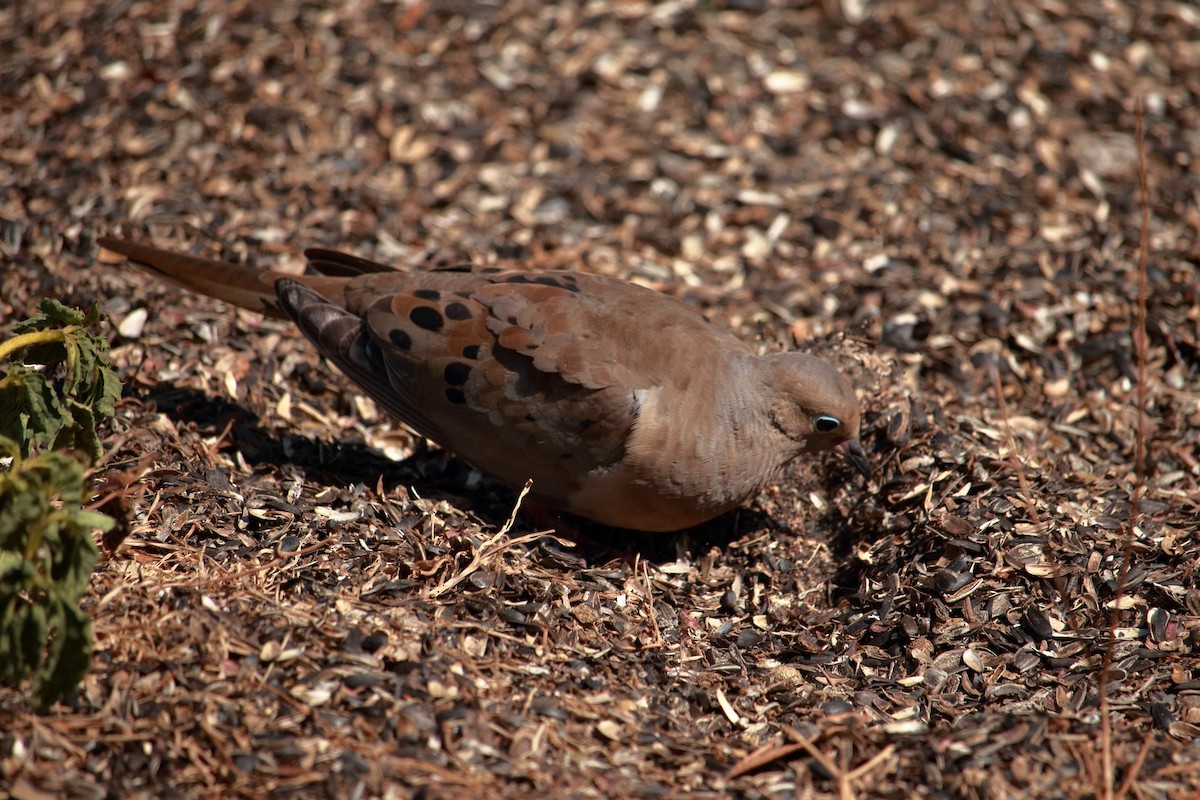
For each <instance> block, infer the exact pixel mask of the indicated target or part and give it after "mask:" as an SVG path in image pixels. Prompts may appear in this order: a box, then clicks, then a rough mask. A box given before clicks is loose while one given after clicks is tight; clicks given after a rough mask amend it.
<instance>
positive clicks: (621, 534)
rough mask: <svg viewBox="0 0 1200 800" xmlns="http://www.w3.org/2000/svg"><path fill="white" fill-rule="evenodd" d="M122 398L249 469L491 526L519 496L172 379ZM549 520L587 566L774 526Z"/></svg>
mask: <svg viewBox="0 0 1200 800" xmlns="http://www.w3.org/2000/svg"><path fill="white" fill-rule="evenodd" d="M126 395H127V396H130V397H133V398H135V399H137V400H139V401H141V402H143V403H146V404H147V405H152V406H153V407H154V408H155V409H157V410H158V411H159V412H160V413H162V414H164V415H166V417H167V418H168V419H170V420H172V421H173V422H175V423H177V424H178V423H182V424H192V425H194V426H195V427H196V428H197V429H198V430H200V431H202V432H205V433H207V434H208V435H218V434H221V433H223V432H225V435H224V436H222V440H221V441H222V444H220V445H219V446H221V447H232V448H236V449H237V450H238V451H239V453H240V456H241V458H242V459H243V460H244V461H245V462H246V463H247V464H248V465H251V466H256V467H259V466H271V467H276V468H282V467H284V466H290V467H292V468H298V469H299V470H300V471H301V473H302V475H303V476H304V478H305V479H306V480H307V481H311V482H313V483H316V484H346V483H359V484H364V485H367V486H376V485H382V487H383V489H384V490H385V491H386V492H388V493H391V492H393V491H395V490H397V489H401V488H403V489H406V490H412V491H414V492H415V493H416V494H417V495H418V496H420V497H423V498H426V499H428V500H433V501H440V500H444V501H447V502H449V503H450V504H451V505H454V506H455V507H458V508H463V509H464V510H467V511H469V512H470V513H471V514H473V515H474V516H475V517H476V518H478V519H479V520H480V521H482V522H483V523H484V524H486V525H489V526H491V527H494V528H499V527H500V526H502V525H503V524H504V523H505V522H506V521H507V519H508V517H509V515H510V514H511V513H512V508H513V505H514V504H515V502H516V499H517V494H516V493H515V492H513V491H512V490H511V489H509V488H508V487H506V486H504V485H503V484H501V483H499V482H498V481H494V480H491V479H490V478H486V477H485V478H484V480H483V482H482V484H480V485H478V486H477V487H476V488H474V489H473V490H471V491H470V492H464V491H462V490H461V489H457V490H456V487H462V486H463V485H464V484H465V483H467V481H468V475H469V473H470V471H471V469H472V468H471V467H470V466H469V465H468V464H467V463H466V462H464V461H462V460H461V459H459V458H457V457H455V456H453V455H451V454H449V453H446V452H444V451H440V450H429V451H424V450H423V451H418V452H417V453H414V454H413V455H411V456H409V457H407V458H405V459H403V460H401V461H396V460H394V459H391V458H388V457H387V456H386V455H384V454H383V453H382V452H381V451H379V450H378V449H376V448H374V447H371V446H370V445H368V444H366V443H363V442H358V441H337V442H329V441H322V440H318V439H313V438H310V437H308V436H304V435H301V434H290V435H286V436H284V437H280V436H278V435H276V433H274V432H272V431H270V430H268V429H267V428H265V427H263V426H262V425H261V424H260V422H259V417H258V415H257V414H255V413H254V412H253V411H250V410H249V409H247V408H246V407H245V406H242V405H241V404H239V403H235V402H231V401H229V400H226V399H224V398H221V397H215V396H212V395H209V394H206V393H204V392H202V391H200V390H197V389H194V388H190V387H182V386H176V385H174V384H172V383H170V382H160V383H157V384H154V385H152V386H143V388H142V389H141V390H138V389H135V388H133V387H130V386H128V385H127V386H126ZM226 429H228V431H227V432H226ZM550 519H551V521H552V524H551V525H550V526H549V527H553V528H554V529H555V532H556V533H557V534H558V535H560V536H562V537H563V538H566V539H568V540H571V541H573V542H574V543H575V544H576V545H577V547H575V548H573V549H572V554H573V555H574V556H576V557H578V558H580V559H582V560H583V562H584V563H585V564H586V565H589V566H590V565H595V564H599V563H605V562H608V561H611V560H612V559H613V558H621V559H625V560H630V559H632V558H633V557H635V556H636V557H640V558H641V559H642V560H644V561H648V562H650V563H663V562H669V561H674V560H676V559H679V558H680V557H684V556H691V557H696V556H699V555H700V554H703V553H705V552H707V551H708V550H710V549H711V548H713V547H717V548H720V549H724V548H725V547H727V546H728V545H729V544H730V543H731V542H734V541H736V540H737V539H738V538H740V537H741V536H743V535H745V534H747V533H749V532H753V531H755V530H761V529H762V528H764V527H771V526H772V525H773V524H774V523H773V521H772V519H771V517H769V516H768V515H766V514H764V513H763V512H761V511H759V510H757V509H754V508H749V507H747V508H742V509H739V510H737V511H734V512H730V513H728V514H724V515H722V516H720V517H718V518H716V519H714V520H711V521H709V522H706V523H704V524H702V525H698V526H695V527H693V528H690V529H688V530H686V531H681V532H678V533H646V532H644V531H634V530H628V529H624V528H614V527H611V526H607V525H601V524H599V523H595V522H592V521H590V520H587V519H584V518H582V517H577V516H574V515H570V514H552V515H550ZM545 520H546V516H545V515H544V514H543V515H538V516H536V517H532V518H530V519H525V518H523V517H521V516H519V517H518V519H517V525H518V527H517V532H521V530H522V528H524V529H525V530H529V531H532V530H543V529H545V528H546V527H547V526H546V525H537V524H535V523H537V522H544V521H545Z"/></svg>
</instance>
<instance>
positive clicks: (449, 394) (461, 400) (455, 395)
mask: <svg viewBox="0 0 1200 800" xmlns="http://www.w3.org/2000/svg"><path fill="white" fill-rule="evenodd" d="M446 399H447V400H449V401H450V402H451V403H454V405H456V406H465V405H466V404H467V396H466V395H465V394H463V390H462V389H447V390H446Z"/></svg>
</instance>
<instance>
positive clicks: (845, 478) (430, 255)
mask: <svg viewBox="0 0 1200 800" xmlns="http://www.w3.org/2000/svg"><path fill="white" fill-rule="evenodd" d="M797 5H799V7H798V8H793V7H790V6H789V5H787V4H784V3H782V2H775V1H774V0H766V1H764V0H725V1H724V2H721V1H720V0H718V2H700V1H699V0H680V1H677V2H664V3H649V2H636V1H635V2H622V3H611V4H609V3H578V2H567V3H557V4H543V3H540V2H533V1H532V0H518V1H517V2H512V3H504V4H493V3H466V2H449V3H426V2H422V1H421V0H406V1H405V2H379V3H366V2H334V3H327V2H315V1H314V0H275V1H274V2H270V3H245V2H228V0H177V1H176V2H172V3H158V2H149V0H127V1H126V2H119V3H93V2H85V1H84V0H58V1H57V2H50V1H49V0H31V1H30V2H18V3H15V4H13V3H9V4H2V5H0V52H2V53H4V56H3V58H0V259H2V263H3V269H2V271H0V317H2V318H3V319H4V321H5V324H6V326H7V324H9V323H11V322H12V321H13V320H16V319H20V318H23V317H25V316H27V315H28V314H29V313H31V312H32V310H33V309H34V307H35V306H36V303H37V300H38V299H39V298H41V297H44V296H52V297H56V298H58V299H61V300H63V301H65V302H69V303H73V304H87V303H90V302H92V301H93V300H98V301H99V302H100V303H101V304H102V306H103V308H104V310H105V311H106V312H107V313H108V315H109V317H110V319H111V320H112V323H113V325H112V327H111V329H110V330H109V331H108V332H107V333H108V335H110V336H111V337H112V339H113V345H114V349H113V351H112V356H113V359H114V361H115V363H117V364H118V365H119V366H120V369H121V372H122V377H123V380H124V381H125V385H126V394H125V398H124V400H123V402H122V404H121V406H120V408H119V413H118V416H117V418H116V419H115V420H114V421H113V422H112V424H111V427H110V429H109V430H108V431H107V432H106V437H105V444H106V448H107V449H108V453H109V455H108V456H107V459H106V461H105V463H104V466H103V471H106V472H109V483H108V485H109V486H117V487H127V488H125V489H124V490H123V497H124V501H125V505H126V507H127V509H128V522H129V530H128V532H127V536H126V538H125V539H124V541H123V542H116V541H110V542H109V543H108V544H109V545H110V548H109V552H108V554H107V556H106V558H105V559H104V560H103V561H102V563H101V565H100V566H99V567H98V569H97V571H96V574H95V576H94V578H93V583H92V589H91V591H90V593H89V595H88V597H87V599H86V606H87V610H88V611H89V612H90V613H91V614H92V615H93V617H94V621H95V622H94V624H95V634H96V652H95V658H94V669H93V671H92V672H91V674H90V675H89V676H88V678H87V679H86V681H85V683H84V685H83V686H82V688H81V690H80V691H79V692H78V694H77V695H76V696H75V697H73V698H72V699H71V700H70V701H69V702H66V703H62V704H59V705H57V706H55V707H54V708H53V709H52V710H51V712H50V713H48V714H46V715H40V716H39V715H37V714H35V713H33V711H32V710H31V709H30V707H29V706H28V704H27V702H26V700H25V699H24V695H23V694H22V693H20V692H18V691H15V690H11V689H3V690H0V794H4V793H7V794H11V795H12V796H14V797H20V798H43V797H75V798H92V797H94V798H102V797H108V796H113V797H197V798H199V797H214V798H215V797H220V798H228V797H267V796H282V795H289V796H293V795H294V796H326V797H389V798H391V797H417V796H419V797H427V798H428V797H475V798H481V797H489V798H490V797H515V798H523V797H528V796H546V797H575V798H587V797H654V796H669V797H684V796H686V797H698V798H702V797H727V796H734V797H744V798H776V797H778V798H785V797H787V798H791V797H839V798H848V797H881V798H908V797H973V798H1001V797H1065V798H1088V797H1103V796H1124V797H1137V798H1180V799H1182V798H1195V797H1197V796H1198V795H1200V743H1198V741H1200V659H1198V657H1197V653H1198V651H1200V589H1198V588H1197V582H1198V581H1197V574H1196V573H1197V566H1198V565H1200V302H1198V298H1197V293H1198V289H1200V277H1198V266H1197V265H1198V262H1200V241H1198V239H1200V210H1198V208H1200V155H1198V154H1200V45H1197V42H1200V12H1197V10H1196V9H1195V7H1194V6H1192V5H1191V4H1187V3H1175V2H1149V3H1141V2H1134V0H1080V1H1079V2H1071V3H1066V2H1061V1H1060V0H1008V2H996V3H988V2H967V3H924V2H918V0H878V1H877V2H864V1H863V0H840V2H835V0H828V1H827V2H821V3H807V4H797ZM1139 100H1140V102H1141V103H1142V106H1143V107H1144V110H1145V111H1144V127H1145V132H1144V154H1145V161H1146V174H1147V184H1148V192H1149V223H1148V231H1147V233H1148V237H1147V240H1146V242H1145V245H1146V249H1145V254H1146V257H1147V263H1146V270H1145V276H1146V280H1147V285H1148V302H1147V305H1146V322H1145V342H1146V348H1145V357H1144V358H1143V359H1142V361H1141V363H1139V359H1138V357H1137V348H1136V346H1135V344H1136V342H1137V341H1138V337H1135V336H1134V333H1133V332H1134V331H1135V330H1136V329H1137V324H1136V317H1137V303H1136V299H1137V292H1138V282H1139V281H1138V256H1139V249H1138V248H1139V245H1140V243H1141V242H1142V234H1141V227H1142V210H1143V206H1142V203H1141V199H1140V195H1139V191H1138V141H1137V137H1136V135H1135V132H1136V129H1137V119H1136V115H1135V104H1136V103H1137V102H1138V101H1139ZM114 232H117V233H126V234H131V235H138V236H146V237H150V238H152V239H153V240H154V241H155V242H157V243H159V244H161V245H164V246H174V247H179V248H183V249H186V250H190V251H193V252H197V253H204V254H210V255H220V256H223V257H227V258H231V259H235V260H250V259H252V260H254V261H256V262H257V263H264V264H265V263H270V264H273V265H277V266H279V267H281V268H299V267H300V264H301V255H300V254H301V251H302V249H303V248H304V247H306V246H312V245H319V246H334V247H339V248H343V249H347V250H349V251H352V252H355V253H358V254H360V255H363V256H366V257H371V258H376V259H379V260H385V261H390V262H396V263H404V264H412V265H414V266H420V265H422V264H429V263H444V262H449V261H454V260H469V261H475V262H478V263H485V262H498V263H505V264H510V263H515V264H522V265H524V266H527V267H529V268H534V269H540V268H553V267H562V266H567V267H570V268H572V269H578V270H587V271H594V272H601V273H607V274H615V275H620V276H622V277H627V278H632V279H635V280H638V281H640V282H642V283H645V284H647V285H651V286H654V287H656V288H659V289H661V290H663V291H667V292H672V293H675V294H678V295H680V296H682V297H684V298H686V299H687V300H689V301H690V302H693V303H695V304H697V305H698V306H700V307H702V308H703V309H704V310H705V311H706V313H708V314H709V315H710V316H711V317H713V318H714V319H717V320H720V321H722V322H724V323H727V324H728V325H730V326H731V327H732V328H733V329H735V330H737V331H738V332H739V333H740V334H741V335H743V336H744V337H746V338H747V339H751V340H753V339H758V340H761V341H762V343H763V346H764V347H766V348H778V347H784V346H788V347H790V346H794V345H795V344H796V343H799V345H800V346H802V347H804V348H807V349H811V350H814V351H817V352H821V353H823V354H826V355H829V356H830V357H831V358H834V359H835V360H836V361H837V362H838V363H839V364H841V365H842V366H843V367H844V368H845V369H846V370H847V371H848V372H849V373H850V374H851V375H852V376H853V377H854V379H855V381H856V383H857V385H858V386H859V387H860V390H861V395H862V397H863V399H864V402H865V407H866V413H865V420H864V444H865V445H866V447H867V450H868V452H869V453H870V455H871V458H872V460H873V461H874V462H875V464H876V467H877V470H876V475H875V477H874V478H873V479H872V480H870V481H869V482H864V481H863V480H861V478H859V477H858V476H857V475H856V474H855V473H853V471H852V470H851V469H850V467H849V466H848V465H847V464H845V463H844V462H843V461H842V460H840V459H839V458H838V457H837V455H828V456H823V457H820V458H814V459H811V460H808V461H805V462H804V463H797V464H795V465H794V467H793V468H792V469H791V470H790V471H789V472H788V474H787V475H786V476H785V479H784V480H783V481H781V482H780V485H779V487H778V488H777V489H775V490H772V491H771V492H769V493H767V494H765V495H764V496H763V497H761V498H759V500H758V501H757V502H756V503H754V504H753V505H751V506H748V507H747V508H745V509H743V510H742V511H740V512H739V513H736V514H732V515H730V516H728V517H726V518H724V519H721V520H718V521H716V522H714V523H712V524H710V525H708V526H705V527H704V528H702V529H699V530H696V531H691V532H687V533H685V534H681V535H677V536H635V535H629V534H623V533H620V532H612V531H605V530H595V529H593V528H588V527H586V526H585V529H584V532H585V533H586V534H587V540H586V541H582V542H580V543H578V544H577V546H573V543H571V542H566V541H564V540H560V538H559V537H556V536H549V535H542V534H540V529H539V528H538V527H535V526H534V525H533V524H532V523H530V522H528V521H526V520H525V519H523V518H522V517H518V518H517V521H516V523H515V524H514V526H513V527H512V528H511V530H507V531H504V525H505V521H506V519H507V518H508V516H509V514H510V512H511V510H512V507H513V505H514V503H515V500H516V498H515V497H514V496H513V495H512V494H511V493H509V492H507V491H505V490H504V489H502V488H500V487H498V486H497V485H495V484H493V483H492V482H491V481H489V480H487V479H485V478H481V476H479V475H478V474H476V473H474V472H473V471H472V470H471V468H470V467H469V466H467V465H465V464H463V463H462V462H459V461H457V460H454V459H452V458H449V457H446V456H445V455H443V454H442V453H441V452H439V451H437V450H436V448H431V447H428V446H426V445H425V444H424V443H423V442H418V441H414V440H413V438H412V437H411V436H410V435H409V434H407V433H406V432H405V431H404V430H403V429H400V428H399V427H395V428H392V427H390V426H389V425H388V423H387V422H386V420H385V419H384V418H383V415H382V414H381V413H380V412H379V411H378V410H377V409H375V408H374V407H373V406H372V405H371V404H370V403H367V402H364V401H363V400H362V399H361V398H359V397H356V396H355V395H354V394H353V393H352V392H351V391H349V390H348V389H347V382H346V381H343V380H342V379H341V378H340V377H338V376H336V375H335V374H334V373H333V372H332V371H331V370H329V369H328V368H327V367H326V366H325V365H323V364H322V363H320V361H319V360H318V359H317V358H316V357H315V355H314V352H313V350H312V348H310V347H309V346H308V345H307V344H306V343H305V342H304V341H302V340H301V339H300V338H299V336H298V335H297V334H296V333H295V332H294V331H293V330H292V329H291V328H290V327H289V326H287V325H284V324H282V323H276V322H273V321H263V320H262V319H260V318H259V317H258V316H256V315H254V314H248V313H241V312H236V313H235V312H233V311H231V310H229V309H227V308H224V307H222V306H221V305H220V304H218V303H215V302H213V301H208V300H205V299H202V298H197V297H193V296H190V295H184V294H183V293H182V292H181V291H179V290H177V289H174V288H172V287H169V286H164V285H162V284H160V283H156V282H154V281H153V280H152V279H149V278H147V277H146V276H144V275H142V274H140V273H138V272H136V271H133V270H130V269H126V268H123V267H119V266H117V265H115V264H112V263H101V262H99V261H98V258H97V257H98V252H97V248H96V246H95V237H96V236H97V235H100V234H108V233H114ZM147 312H148V313H147ZM1139 397H1144V411H1145V414H1144V423H1139V414H1138V403H1139ZM1139 425H1142V427H1143V428H1144V432H1143V433H1142V435H1141V437H1140V438H1139ZM1139 441H1140V442H1141V443H1142V444H1143V445H1144V447H1143V450H1144V453H1143V456H1142V459H1141V463H1138V458H1137V453H1138V450H1139V448H1138V445H1139ZM534 534H537V535H534ZM1106 653H1110V654H1111V664H1110V670H1109V673H1108V680H1107V682H1106V683H1105V684H1103V687H1102V684H1101V680H1100V676H1101V672H1102V667H1103V665H1104V664H1105V659H1106ZM1102 688H1103V691H1105V692H1106V694H1105V695H1104V697H1103V700H1104V701H1105V702H1104V703H1102V702H1101V700H1102V695H1101V691H1102Z"/></svg>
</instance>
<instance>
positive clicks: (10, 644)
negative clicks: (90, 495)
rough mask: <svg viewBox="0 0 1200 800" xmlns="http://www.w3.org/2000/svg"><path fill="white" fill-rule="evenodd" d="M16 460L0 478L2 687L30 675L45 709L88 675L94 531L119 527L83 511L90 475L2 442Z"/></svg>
mask: <svg viewBox="0 0 1200 800" xmlns="http://www.w3.org/2000/svg"><path fill="white" fill-rule="evenodd" d="M0 454H3V455H8V456H11V457H12V459H13V461H12V464H11V465H10V466H9V469H8V471H7V472H5V473H3V474H0V681H3V682H4V683H7V684H10V685H17V684H19V683H20V682H22V681H23V680H25V679H26V678H28V677H29V676H33V687H32V688H33V698H34V702H35V703H36V704H37V705H38V706H39V707H42V708H45V707H47V706H49V705H50V704H51V703H53V702H54V701H55V700H58V699H60V698H62V697H64V696H65V695H66V694H67V693H68V692H70V691H71V690H72V689H74V688H75V686H76V684H78V683H79V681H80V680H81V679H82V678H83V676H84V675H85V674H86V673H87V669H88V664H89V662H90V659H91V654H92V626H91V621H90V620H89V619H88V618H87V615H86V614H84V613H83V611H82V610H81V609H80V608H79V598H80V597H81V596H82V595H83V593H84V592H85V591H86V590H87V584H88V578H89V576H90V575H91V574H92V567H94V566H95V565H96V560H97V558H98V557H99V553H98V552H97V550H96V543H95V541H94V540H93V539H92V531H93V530H95V529H97V528H99V529H101V530H108V529H109V528H111V527H112V526H113V523H114V520H113V519H112V518H111V517H109V516H107V515H105V514H101V513H100V512H98V511H87V510H85V509H84V508H83V502H84V479H85V477H86V476H85V468H84V465H83V463H82V462H80V461H79V460H78V459H76V458H73V457H72V456H70V455H68V454H66V453H63V452H48V453H41V454H39V455H37V456H34V457H33V458H28V459H27V458H24V457H23V456H22V455H21V452H20V447H19V446H18V445H17V443H16V442H14V441H13V440H12V439H9V438H7V437H0Z"/></svg>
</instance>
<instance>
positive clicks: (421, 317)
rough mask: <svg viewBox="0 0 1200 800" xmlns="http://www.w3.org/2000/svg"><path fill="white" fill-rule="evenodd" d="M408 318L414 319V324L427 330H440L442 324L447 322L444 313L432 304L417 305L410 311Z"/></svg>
mask: <svg viewBox="0 0 1200 800" xmlns="http://www.w3.org/2000/svg"><path fill="white" fill-rule="evenodd" d="M408 318H409V319H411V320H412V321H413V324H414V325H416V326H417V327H419V328H424V329H425V330H427V331H440V330H441V329H442V325H444V324H445V320H443V319H442V313H441V312H440V311H438V310H437V309H436V308H432V307H430V306H417V307H416V308H414V309H413V310H412V311H410V312H408Z"/></svg>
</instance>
